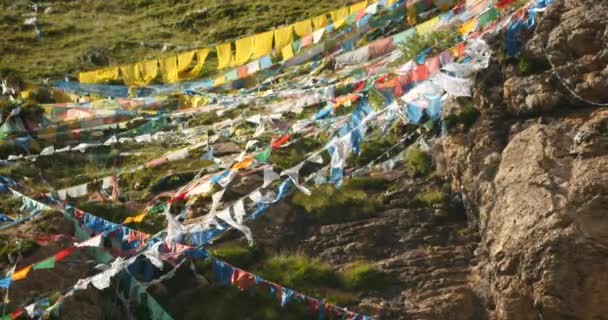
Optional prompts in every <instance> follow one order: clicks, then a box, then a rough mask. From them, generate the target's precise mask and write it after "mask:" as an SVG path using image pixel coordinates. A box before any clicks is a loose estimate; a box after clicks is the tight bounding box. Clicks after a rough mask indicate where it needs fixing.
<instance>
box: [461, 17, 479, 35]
mask: <svg viewBox="0 0 608 320" xmlns="http://www.w3.org/2000/svg"><path fill="white" fill-rule="evenodd" d="M476 26H477V18H473V19H471V20H469V21H467V22H465V23H464V24H463V25H462V26H461V27H460V28H459V29H458V32H460V34H461V35H465V34H468V33H470V32H471V31H473V29H475V27H476Z"/></svg>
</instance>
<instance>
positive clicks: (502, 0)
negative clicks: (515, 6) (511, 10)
mask: <svg viewBox="0 0 608 320" xmlns="http://www.w3.org/2000/svg"><path fill="white" fill-rule="evenodd" d="M513 2H515V0H500V1H498V3H497V4H496V8H498V9H504V8H505V7H506V6H508V5H510V4H511V3H513Z"/></svg>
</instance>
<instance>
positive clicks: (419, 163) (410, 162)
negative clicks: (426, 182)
mask: <svg viewBox="0 0 608 320" xmlns="http://www.w3.org/2000/svg"><path fill="white" fill-rule="evenodd" d="M405 164H406V165H407V167H408V168H409V169H410V170H411V171H412V172H413V173H414V174H416V175H426V174H428V173H429V172H430V171H431V167H432V166H433V162H432V158H431V156H430V155H429V154H428V153H426V152H424V151H422V150H420V149H418V148H413V149H411V150H409V151H408V152H407V153H406V155H405Z"/></svg>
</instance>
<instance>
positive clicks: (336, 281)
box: [259, 254, 340, 289]
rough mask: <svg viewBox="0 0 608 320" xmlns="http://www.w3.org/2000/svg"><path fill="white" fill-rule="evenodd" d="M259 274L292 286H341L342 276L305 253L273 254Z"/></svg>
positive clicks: (311, 287)
mask: <svg viewBox="0 0 608 320" xmlns="http://www.w3.org/2000/svg"><path fill="white" fill-rule="evenodd" d="M259 274H260V276H262V277H263V278H265V279H267V280H270V281H273V282H276V283H280V284H281V285H284V286H286V287H290V288H302V289H315V288H320V287H321V288H327V287H333V288H338V287H340V278H339V277H338V275H337V274H336V273H335V272H334V271H332V270H331V268H330V267H329V266H328V265H327V264H325V263H323V262H321V261H319V260H316V259H314V258H311V257H308V256H305V255H303V254H296V255H287V254H281V255H275V256H272V257H270V258H269V259H267V260H266V261H265V262H264V265H263V267H262V269H261V270H260V273H259Z"/></svg>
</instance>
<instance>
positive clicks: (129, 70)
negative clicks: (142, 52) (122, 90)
mask: <svg viewBox="0 0 608 320" xmlns="http://www.w3.org/2000/svg"><path fill="white" fill-rule="evenodd" d="M140 69H141V67H140V66H139V64H128V65H124V66H120V75H121V76H122V80H123V81H124V82H125V84H126V85H128V86H144V85H145V82H144V80H143V79H142V77H141V75H140V73H139V70H140Z"/></svg>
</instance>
